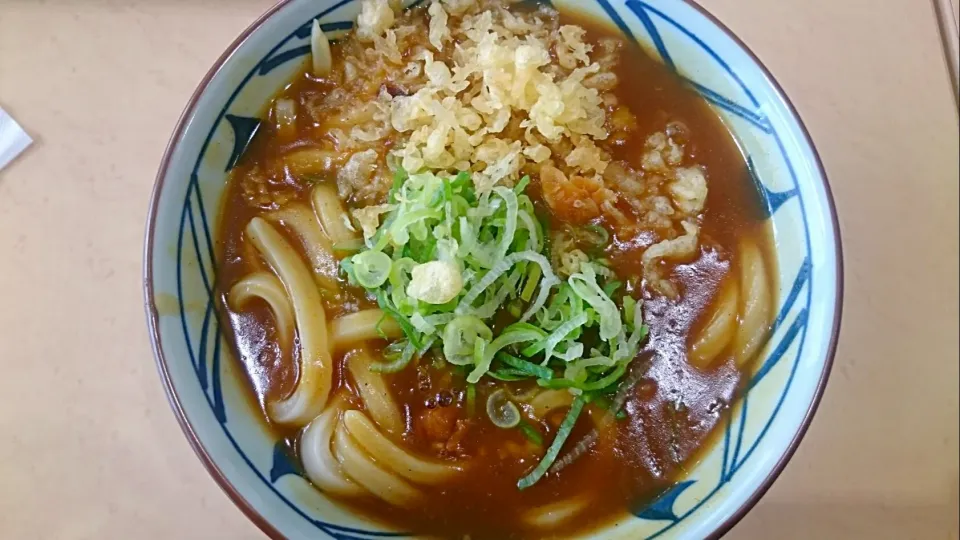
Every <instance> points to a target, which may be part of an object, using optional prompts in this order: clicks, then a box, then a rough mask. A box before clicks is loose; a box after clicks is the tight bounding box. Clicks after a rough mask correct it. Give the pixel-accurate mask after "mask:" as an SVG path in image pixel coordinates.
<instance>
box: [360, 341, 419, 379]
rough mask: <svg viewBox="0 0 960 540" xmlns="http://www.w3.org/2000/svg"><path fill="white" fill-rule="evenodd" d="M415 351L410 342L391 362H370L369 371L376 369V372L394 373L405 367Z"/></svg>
mask: <svg viewBox="0 0 960 540" xmlns="http://www.w3.org/2000/svg"><path fill="white" fill-rule="evenodd" d="M416 352H417V348H416V347H415V346H414V345H413V343H411V342H409V341H408V342H407V344H406V345H405V346H404V347H403V352H401V353H400V356H399V357H398V358H397V359H396V360H393V361H392V362H386V363H384V362H373V363H371V364H370V371H376V372H378V373H396V372H398V371H400V370H402V369H403V368H405V367H407V364H409V363H410V360H412V359H413V355H414V353H416Z"/></svg>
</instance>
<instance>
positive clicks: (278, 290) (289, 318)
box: [227, 271, 296, 354]
mask: <svg viewBox="0 0 960 540" xmlns="http://www.w3.org/2000/svg"><path fill="white" fill-rule="evenodd" d="M254 298H260V299H262V300H263V301H264V302H266V303H267V305H268V306H270V311H271V312H272V313H273V319H274V321H276V324H277V338H278V341H279V342H280V348H281V349H282V350H284V351H286V352H287V353H289V354H292V353H293V330H294V326H295V324H296V323H295V322H294V319H293V306H291V305H290V298H289V297H287V291H286V290H285V289H284V288H283V283H280V280H279V279H277V277H276V276H274V275H273V274H271V273H269V272H264V271H260V272H254V273H252V274H249V275H247V276H246V277H244V278H243V279H241V280H240V281H238V282H237V283H236V284H235V285H234V286H233V287H231V288H230V292H229V293H227V304H229V305H230V308H231V309H234V310H237V311H239V310H240V309H243V307H244V306H246V305H247V304H248V303H249V302H250V301H251V300H253V299H254Z"/></svg>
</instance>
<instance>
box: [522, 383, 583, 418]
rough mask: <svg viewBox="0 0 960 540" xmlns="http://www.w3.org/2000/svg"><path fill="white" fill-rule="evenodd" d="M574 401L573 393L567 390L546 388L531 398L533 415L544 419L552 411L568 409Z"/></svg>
mask: <svg viewBox="0 0 960 540" xmlns="http://www.w3.org/2000/svg"><path fill="white" fill-rule="evenodd" d="M571 403H573V394H571V393H570V392H568V391H567V390H544V391H543V392H540V393H539V394H537V396H536V397H534V398H533V399H531V400H530V406H531V407H533V415H534V416H536V417H537V418H539V419H541V420H542V419H544V418H546V416H547V415H548V414H550V412H551V411H555V410H559V409H566V408H568V407H570V404H571Z"/></svg>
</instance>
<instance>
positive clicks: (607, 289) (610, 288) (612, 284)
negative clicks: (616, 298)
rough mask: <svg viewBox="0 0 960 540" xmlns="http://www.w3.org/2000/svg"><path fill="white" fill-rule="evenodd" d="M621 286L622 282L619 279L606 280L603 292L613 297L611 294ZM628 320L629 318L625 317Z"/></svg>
mask: <svg viewBox="0 0 960 540" xmlns="http://www.w3.org/2000/svg"><path fill="white" fill-rule="evenodd" d="M622 286H623V283H621V282H619V281H608V282H607V284H606V285H604V286H603V293H604V294H606V295H607V296H608V297H610V298H613V295H614V294H616V292H617V289H619V288H620V287H622ZM627 320H630V319H627Z"/></svg>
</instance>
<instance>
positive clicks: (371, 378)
mask: <svg viewBox="0 0 960 540" xmlns="http://www.w3.org/2000/svg"><path fill="white" fill-rule="evenodd" d="M373 362H374V360H373V357H371V356H370V353H369V352H367V350H366V349H363V348H360V349H357V350H356V351H354V352H353V354H351V355H348V357H347V370H348V371H349V372H350V375H351V376H352V377H353V382H354V384H355V385H356V389H357V392H358V393H359V394H360V398H361V399H363V405H364V407H365V408H366V409H367V413H369V414H370V417H371V418H373V421H374V422H376V423H377V425H378V426H380V429H382V430H384V431H386V432H387V433H389V434H391V435H400V434H401V433H403V429H404V423H403V415H401V414H400V407H398V406H397V404H396V402H395V401H394V400H393V397H392V396H391V395H390V389H389V388H388V387H387V382H386V381H385V380H384V379H383V375H381V374H380V373H377V372H375V371H371V370H370V366H371V365H372V364H373Z"/></svg>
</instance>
